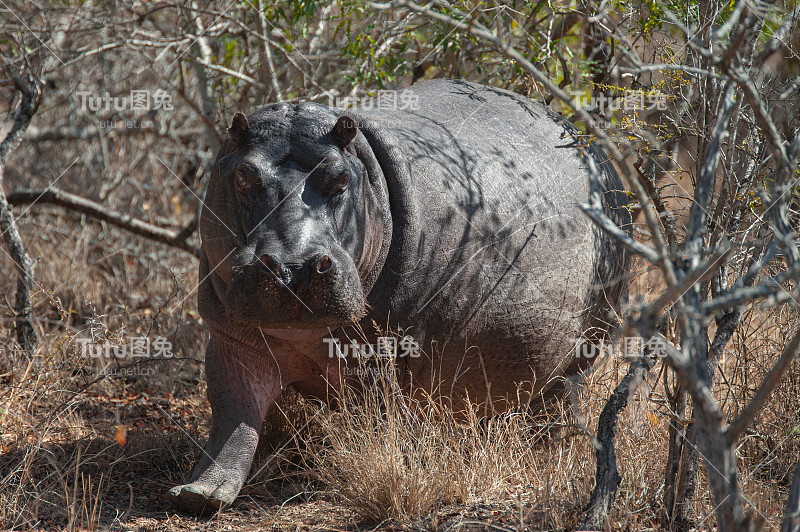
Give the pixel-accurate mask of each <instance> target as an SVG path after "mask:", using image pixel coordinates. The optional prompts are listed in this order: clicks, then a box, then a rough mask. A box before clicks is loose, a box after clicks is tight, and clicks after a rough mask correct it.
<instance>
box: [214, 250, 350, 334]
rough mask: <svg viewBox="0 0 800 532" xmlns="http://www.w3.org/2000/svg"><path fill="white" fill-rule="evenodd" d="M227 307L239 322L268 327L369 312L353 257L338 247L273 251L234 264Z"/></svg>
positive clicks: (326, 322)
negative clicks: (295, 253) (297, 253)
mask: <svg viewBox="0 0 800 532" xmlns="http://www.w3.org/2000/svg"><path fill="white" fill-rule="evenodd" d="M225 307H226V311H227V314H228V317H229V318H230V319H231V321H233V322H235V323H238V324H241V325H251V326H252V325H257V326H261V327H268V328H303V329H305V328H319V327H338V326H341V325H345V324H350V323H353V322H355V321H357V320H358V319H360V318H361V317H362V316H363V315H364V313H365V312H366V308H365V304H364V294H363V291H362V288H361V282H360V279H359V278H358V273H357V270H356V268H355V265H354V264H353V263H352V259H350V258H349V256H347V255H346V254H341V255H340V254H337V253H336V252H335V251H320V252H316V253H311V254H309V255H308V256H307V257H306V258H304V259H300V260H297V259H283V258H281V256H280V255H279V254H278V253H270V252H267V253H261V254H260V255H258V256H257V257H253V258H252V259H251V260H249V261H247V262H246V263H245V264H242V265H241V266H234V267H233V269H232V271H231V277H230V280H229V282H228V292H227V297H226V301H225Z"/></svg>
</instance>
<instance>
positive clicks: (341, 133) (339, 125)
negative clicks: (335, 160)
mask: <svg viewBox="0 0 800 532" xmlns="http://www.w3.org/2000/svg"><path fill="white" fill-rule="evenodd" d="M356 133H358V127H357V126H356V120H355V119H354V118H353V117H352V116H345V115H342V116H340V117H339V119H338V120H337V121H336V125H335V126H333V130H332V131H331V135H332V136H333V141H334V142H335V143H336V145H337V146H339V148H341V149H344V147H345V146H347V145H348V144H350V143H351V142H353V139H354V138H356Z"/></svg>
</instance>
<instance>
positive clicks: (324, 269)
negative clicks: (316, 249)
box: [254, 253, 336, 290]
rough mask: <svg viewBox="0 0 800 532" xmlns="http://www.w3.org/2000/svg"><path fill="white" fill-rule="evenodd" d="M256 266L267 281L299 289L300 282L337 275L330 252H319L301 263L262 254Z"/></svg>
mask: <svg viewBox="0 0 800 532" xmlns="http://www.w3.org/2000/svg"><path fill="white" fill-rule="evenodd" d="M254 267H255V268H256V269H257V270H258V272H259V273H260V275H261V276H262V277H264V278H265V279H266V281H267V282H270V281H271V280H273V279H274V280H277V281H279V282H282V283H283V284H284V285H286V286H287V287H290V288H291V289H293V290H297V287H298V284H297V283H298V282H305V283H313V282H315V280H316V278H323V277H325V276H333V275H335V273H336V272H335V268H334V263H333V259H332V258H331V256H330V255H328V254H322V253H320V254H317V255H314V256H313V257H311V258H309V259H308V260H306V261H305V263H301V264H299V265H289V264H284V263H282V262H281V261H280V260H278V259H277V258H276V257H275V256H273V255H270V254H266V255H262V256H261V257H260V258H259V259H258V260H256V262H255V263H254Z"/></svg>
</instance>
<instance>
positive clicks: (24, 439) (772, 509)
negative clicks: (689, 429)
mask: <svg viewBox="0 0 800 532" xmlns="http://www.w3.org/2000/svg"><path fill="white" fill-rule="evenodd" d="M40 245H41V246H43V249H41V250H40V253H47V252H48V250H47V249H46V246H47V245H48V244H46V243H42V244H40ZM76 245H78V246H79V245H81V244H80V243H76ZM131 245H133V244H131ZM133 249H135V248H133ZM88 256H89V257H91V256H92V254H91V253H90V254H89V255H88ZM130 256H132V257H133V261H132V262H130V261H127V260H126V261H123V262H122V263H120V264H126V267H127V268H128V272H127V274H126V275H125V276H121V275H120V276H117V275H111V274H104V275H101V274H97V275H98V277H97V279H98V282H99V283H100V285H101V286H103V288H102V289H103V290H105V289H108V290H109V291H108V293H107V294H106V295H105V296H104V297H105V298H106V299H105V300H103V299H102V298H99V299H98V300H93V299H92V297H93V296H91V294H90V296H91V297H88V296H87V297H84V295H83V293H82V289H83V287H84V286H85V285H86V283H87V281H86V279H85V278H86V276H91V275H94V274H93V273H91V272H94V271H95V269H96V268H98V266H97V264H95V263H92V262H91V261H87V262H85V263H83V264H82V265H81V266H80V267H68V265H67V264H66V263H61V264H52V265H51V268H50V269H48V270H44V272H48V271H59V272H61V277H60V278H59V279H58V281H59V282H60V285H59V286H60V289H59V295H58V296H57V297H51V296H50V295H48V293H47V292H45V291H41V292H39V295H38V296H37V297H38V299H37V305H38V306H37V312H38V313H39V314H40V315H48V314H47V313H48V312H50V316H52V318H53V320H54V321H57V320H56V318H57V317H61V316H64V317H65V319H71V320H72V321H71V327H72V328H73V329H70V328H65V327H63V326H59V325H54V324H53V323H49V322H42V323H39V324H38V325H37V327H38V328H39V332H40V335H41V337H42V342H41V344H40V346H39V347H38V349H37V351H36V352H35V353H34V354H32V355H29V354H26V353H23V352H21V351H19V350H18V349H17V348H16V347H15V345H14V343H13V341H12V340H10V338H11V337H12V331H11V330H10V329H9V328H8V327H7V322H3V323H4V324H5V325H2V326H0V329H1V330H0V338H3V340H2V342H3V343H2V347H0V349H2V355H1V356H0V529H12V528H16V529H24V528H36V527H51V528H54V529H58V530H61V529H74V530H78V529H88V530H93V529H105V528H109V527H112V526H114V527H118V528H124V527H126V526H127V527H134V526H137V525H136V523H139V522H141V520H142V519H144V518H145V517H147V519H149V520H150V521H148V522H150V523H156V524H158V526H161V527H163V528H164V529H167V530H171V529H172V530H182V529H186V528H189V527H190V526H191V525H190V524H189V523H188V522H187V523H184V524H179V523H178V521H176V520H175V519H174V518H172V517H170V518H167V517H166V516H167V515H169V513H168V512H169V509H168V507H166V506H165V505H164V504H163V503H162V502H161V501H160V499H159V494H161V493H163V492H164V491H165V490H166V489H167V488H168V487H170V486H171V485H173V484H175V483H178V482H180V481H181V480H182V479H185V478H186V477H187V476H188V474H189V473H190V472H191V469H192V467H193V466H194V463H195V462H196V459H197V458H198V456H199V454H200V452H201V451H200V448H199V445H202V443H203V442H204V439H205V437H206V436H207V428H208V422H209V420H210V410H209V408H208V405H207V403H206V401H205V387H204V386H205V381H204V380H203V379H202V370H201V367H202V366H201V365H200V364H198V363H197V362H194V361H189V360H172V361H166V362H159V363H157V364H155V365H154V367H155V368H156V370H157V371H156V373H155V375H153V376H142V377H135V378H125V379H119V378H103V379H100V380H97V381H96V382H94V381H95V380H96V379H97V378H98V376H100V375H101V372H102V371H104V370H106V369H108V365H114V364H118V361H114V360H111V361H107V360H106V361H98V360H92V359H87V358H85V357H81V356H80V352H79V348H78V346H77V345H76V342H75V331H74V329H79V330H83V331H84V332H86V331H87V330H89V329H91V330H93V331H94V333H95V334H96V335H98V337H99V338H102V339H103V340H108V341H109V342H112V343H114V342H117V343H119V342H125V341H126V340H127V339H128V338H129V337H130V336H135V335H138V334H141V332H142V331H149V332H150V334H151V335H155V334H167V335H171V336H170V338H174V339H175V340H174V341H175V350H176V355H177V356H178V357H180V358H184V357H191V358H196V359H198V360H199V359H201V358H202V344H203V341H204V334H205V333H204V332H203V328H202V325H201V324H200V323H199V321H198V320H197V319H196V318H193V317H192V314H191V313H192V312H194V310H193V304H194V303H193V302H192V298H191V297H190V298H189V300H187V301H188V302H187V303H186V306H185V307H183V308H181V310H180V311H176V312H175V313H172V314H170V313H168V312H164V311H163V310H162V311H161V312H159V309H160V308H161V307H163V305H164V303H165V302H166V301H168V300H169V299H170V294H171V293H172V291H173V287H174V281H173V280H172V276H171V275H170V274H169V269H168V268H165V269H163V270H159V271H157V272H154V271H153V270H152V268H151V267H150V263H149V261H150V260H151V259H149V258H147V257H146V256H144V255H143V256H135V255H130ZM0 260H1V259H0ZM164 260H165V261H169V260H174V257H172V258H170V257H165V258H164ZM148 270H149V273H148ZM47 275H48V274H47V273H45V274H44V276H43V277H44V281H43V283H44V284H45V286H49V285H51V283H55V282H56V279H55V278H48V277H47ZM148 276H150V279H151V281H152V282H151V284H149V285H148V284H146V283H144V282H143V281H142V280H143V279H147V278H148ZM0 282H2V283H8V284H10V280H8V279H4V280H2V281H0ZM131 284H136V285H137V287H136V290H138V292H135V291H132V292H131V293H139V292H141V293H144V294H146V297H145V299H144V300H143V301H144V303H141V302H140V303H137V305H138V306H134V305H133V300H131V301H129V302H128V304H125V297H126V296H125V291H126V290H128V289H129V288H131ZM190 286H191V285H189V287H190ZM640 287H641V290H640V292H641V293H644V295H645V297H647V295H648V294H647V291H648V290H653V291H655V290H657V288H658V286H657V280H655V281H653V283H651V284H648V283H647V282H644V281H643V282H642V283H641V285H640ZM188 292H189V290H188V289H184V291H183V292H182V294H181V297H185V295H186V294H187V293H188ZM98 297H99V296H98ZM137 301H140V300H139V299H137ZM148 309H149V312H147V310H148ZM70 316H71V317H70ZM59 319H60V318H59ZM62 323H65V322H63V320H62ZM797 326H798V319H797V314H796V312H795V311H793V310H791V308H790V307H789V306H784V307H780V308H776V309H773V310H768V311H765V310H758V309H755V310H753V311H751V312H749V313H747V314H746V315H745V318H744V320H743V323H742V326H741V327H740V329H739V331H738V332H737V334H736V336H735V337H734V339H733V341H732V342H731V345H730V346H729V349H728V352H727V354H726V357H725V358H724V360H723V361H722V362H721V364H720V375H719V378H718V379H717V385H716V388H715V393H716V394H717V397H718V398H719V400H720V402H721V404H722V405H723V407H724V409H725V412H726V413H727V415H728V416H729V418H732V417H733V416H734V415H735V414H736V413H737V411H738V409H740V408H741V407H742V406H743V404H744V402H745V401H746V400H747V399H748V398H749V397H750V396H751V395H752V393H753V391H754V389H755V388H756V386H757V385H758V383H759V382H760V381H761V379H762V378H763V375H764V374H765V373H766V371H767V370H768V368H769V367H770V365H771V363H772V361H773V360H774V359H775V358H776V357H777V354H778V352H779V350H780V348H781V347H782V346H783V344H784V343H785V341H786V337H787V335H789V334H790V333H791V331H793V330H794V329H795V328H796V327H797ZM712 332H713V331H712ZM361 369H362V370H363V371H362V373H361V375H362V376H363V377H364V379H363V382H362V386H361V387H362V388H363V391H357V390H355V389H345V390H343V391H342V392H341V393H340V394H339V395H338V396H336V401H335V402H336V403H337V404H336V407H335V408H330V407H328V406H324V407H323V406H321V405H320V404H318V403H316V402H312V401H306V402H305V406H302V405H301V406H300V407H297V408H296V409H294V410H293V409H292V408H290V407H289V406H288V405H286V404H284V405H283V406H282V408H283V410H282V411H279V412H278V413H277V417H278V418H280V419H282V420H283V422H284V424H285V427H284V431H283V433H284V435H285V438H286V439H288V440H289V441H288V443H286V442H276V444H275V445H274V447H273V448H274V449H277V450H278V451H279V452H278V453H277V455H276V454H275V453H273V454H270V455H267V456H266V457H264V458H263V459H262V460H259V461H257V463H256V465H255V466H254V469H253V472H252V473H253V475H254V476H253V477H252V478H251V481H250V484H249V485H248V486H246V487H245V489H244V490H243V493H244V495H243V497H242V498H240V502H239V505H238V506H235V507H233V508H231V509H228V510H226V511H225V512H224V513H223V514H221V515H220V516H218V517H217V518H216V519H218V520H219V521H218V523H220V525H219V526H223V525H224V524H225V523H226V521H225V519H231V520H234V519H240V520H241V519H244V518H245V517H246V518H247V519H251V521H248V522H251V523H252V524H253V526H255V525H257V524H258V523H264V522H269V521H270V520H272V519H274V518H275V516H276V515H277V514H279V513H280V512H281V511H282V510H281V509H282V508H284V507H285V506H284V505H285V504H287V501H289V499H291V503H298V504H300V507H299V509H298V512H301V513H302V511H303V510H302V508H304V507H306V506H304V505H308V508H309V509H308V510H307V511H308V512H313V511H314V510H313V508H315V507H314V506H313V505H314V504H315V501H320V500H325V501H331V503H332V504H334V505H338V506H340V507H342V508H345V509H347V511H349V512H351V514H352V516H353V517H352V519H353V522H355V523H358V526H359V527H361V528H365V527H368V526H376V525H375V524H376V523H385V522H386V521H389V522H392V523H405V524H408V526H412V525H413V526H415V527H421V528H428V529H437V528H438V529H442V530H444V529H457V528H458V526H466V525H465V524H464V523H467V522H472V521H480V522H485V523H487V522H491V523H495V525H496V526H500V527H504V528H507V529H512V530H514V529H522V527H526V528H527V529H530V530H564V529H573V528H575V527H576V526H577V525H578V523H579V521H580V511H581V508H582V506H583V504H585V503H586V501H587V500H588V495H589V493H590V491H591V489H592V486H593V477H594V467H595V466H594V450H593V447H592V440H591V434H592V433H593V432H594V430H595V426H596V423H597V418H598V416H599V413H600V411H601V409H602V407H603V405H604V402H605V399H606V398H607V397H608V395H609V394H610V393H611V391H612V390H613V388H614V386H616V384H617V382H618V381H619V378H620V377H621V374H622V372H623V371H624V370H625V364H624V361H623V360H621V359H619V358H614V357H607V358H605V359H603V360H600V361H598V363H597V364H596V365H595V366H594V368H593V369H592V370H591V371H590V372H588V373H587V374H586V375H585V376H584V379H583V381H582V382H579V383H578V384H576V385H575V386H574V387H573V388H574V390H573V391H574V393H573V394H572V395H571V396H570V397H569V398H562V399H560V400H556V401H554V402H551V403H548V404H547V406H546V409H545V411H544V412H540V413H538V414H536V415H534V414H533V413H531V412H525V411H524V410H522V409H520V410H517V411H512V412H510V413H506V414H502V415H498V416H495V417H493V418H488V419H487V418H485V417H482V410H481V409H479V408H477V407H473V408H471V409H470V408H467V409H465V410H464V411H463V412H452V411H450V410H449V409H448V408H447V407H446V405H445V404H443V403H442V402H440V401H437V400H436V399H435V398H427V399H426V398H424V396H421V395H420V394H412V397H415V399H410V398H409V396H408V395H407V394H401V391H400V390H399V389H398V387H397V385H396V383H395V380H394V379H393V378H392V373H391V372H392V367H391V366H387V365H383V366H381V365H379V366H377V367H363V368H361ZM368 370H369V371H368ZM92 382H94V383H93V384H91V385H89V384H90V383H92ZM87 385H88V386H87ZM799 385H800V367H798V364H797V363H796V364H795V365H794V367H793V368H792V370H791V372H790V374H789V376H788V377H787V379H786V381H784V383H782V385H781V386H780V387H779V388H778V390H777V391H776V392H775V394H774V395H773V397H772V398H771V400H770V402H769V404H768V405H767V408H765V410H764V411H763V412H762V413H761V415H759V417H758V418H757V420H756V422H755V424H754V425H753V427H751V429H750V431H749V432H748V433H747V435H746V436H745V438H744V439H743V441H742V443H741V445H740V447H739V457H740V460H739V466H740V477H741V479H742V487H743V493H744V495H745V496H746V497H747V500H748V501H749V502H748V503H747V504H746V507H747V508H748V510H749V511H751V512H753V513H754V514H755V515H762V516H763V517H764V519H765V523H766V526H767V529H776V528H777V526H778V523H779V519H780V515H781V514H782V511H783V499H784V498H785V494H786V491H787V488H788V482H789V479H790V476H791V471H792V469H793V467H794V464H795V463H796V461H797V460H798V453H800V443H798V442H800V438H798V431H800V428H798V427H799V426H800V416H799V415H798V412H800V399H799V398H798V393H797V390H798V389H800V386H799ZM273 415H275V413H273ZM680 422H681V420H679V419H676V418H675V416H674V415H673V413H671V412H669V410H668V408H667V402H666V400H665V395H664V389H663V375H662V374H661V371H660V369H657V370H656V371H654V373H653V374H652V375H651V376H650V377H649V378H648V380H647V382H646V384H645V386H643V388H642V389H640V390H639V391H638V392H637V393H636V394H635V396H634V397H633V398H632V401H631V404H630V405H629V406H628V408H627V410H626V411H625V413H624V414H623V416H622V418H621V420H620V430H619V435H618V441H617V455H618V462H619V467H620V473H621V475H622V485H621V487H620V491H619V493H618V496H617V501H616V504H615V507H614V510H613V512H612V515H611V522H610V525H609V526H610V528H614V529H616V528H628V529H633V530H638V529H645V528H653V527H658V526H659V522H658V516H659V513H660V509H661V508H660V505H661V504H662V497H663V489H664V487H663V478H664V467H665V458H666V447H665V437H666V433H667V428H668V425H669V423H680ZM120 426H122V427H124V428H125V431H126V432H125V434H124V440H125V441H124V445H121V444H120V442H119V440H118V430H119V427H120ZM301 429H302V430H301ZM295 447H296V448H295ZM256 472H258V475H255V473H256ZM707 474H708V473H706V472H702V479H701V480H704V479H705V478H706V476H707ZM281 483H283V484H281ZM284 484H285V485H287V486H289V488H287V489H288V491H287V492H286V493H287V494H286V495H284V494H283V493H284V492H283V491H281V490H280V489H278V487H279V486H280V485H284ZM276 496H280V497H285V500H282V501H278V502H275V501H274V499H275V497H276ZM241 501H244V502H241ZM249 501H257V502H258V506H257V507H255V509H253V508H252V507H248V508H250V509H249V510H248V511H247V512H244V513H241V511H240V508H241V507H242V504H245V503H247V502H249ZM265 501H270V502H269V503H268V502H265ZM298 501H302V503H300V502H298ZM476 508H477V509H482V510H481V511H483V512H484V513H482V514H481V513H480V512H478V510H475V509H476ZM713 508H714V506H713V503H712V502H711V499H710V497H709V494H708V493H707V491H706V490H705V485H704V483H702V482H701V489H700V492H699V494H698V498H697V500H696V503H695V513H696V515H697V516H698V519H703V518H705V520H702V521H701V522H700V524H699V528H700V529H711V528H713V523H714V520H713V515H712V513H713ZM473 514H474V515H473ZM707 516H711V517H707ZM369 523H372V524H369ZM459 523H460V524H459ZM210 526H214V525H210ZM320 526H322V527H323V528H324V526H332V525H325V524H324V523H323V524H322V525H320ZM381 526H383V525H381ZM404 526H405V525H404ZM379 528H380V527H379Z"/></svg>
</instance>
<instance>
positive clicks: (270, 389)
mask: <svg viewBox="0 0 800 532" xmlns="http://www.w3.org/2000/svg"><path fill="white" fill-rule="evenodd" d="M264 366H271V365H270V364H263V362H261V363H259V361H258V360H257V358H256V355H255V354H254V353H251V352H245V351H244V350H243V349H241V348H238V347H233V346H230V345H228V344H227V343H226V342H224V341H220V340H217V339H215V338H214V337H213V336H212V338H211V340H210V342H209V344H208V348H207V350H206V376H207V379H208V400H209V402H210V403H211V410H212V416H213V417H212V426H211V433H210V435H209V439H208V443H207V444H206V448H205V449H204V451H203V455H202V457H201V458H200V462H199V463H198V464H197V467H195V469H194V473H193V474H192V477H191V479H190V480H189V483H188V484H183V485H180V486H175V487H174V488H172V489H171V490H169V493H168V494H167V499H168V500H169V502H170V503H171V504H172V505H173V506H175V507H177V508H179V509H181V510H185V511H188V512H192V513H201V512H204V511H215V510H218V509H220V508H222V507H223V506H226V505H229V504H231V503H232V502H233V501H234V500H235V499H236V496H237V495H238V494H239V490H241V488H242V486H243V485H244V483H245V481H246V480H247V475H248V473H249V472H250V466H251V465H252V462H253V455H254V453H255V451H256V447H257V445H258V436H259V432H260V429H261V423H262V421H263V419H264V416H265V415H266V412H267V409H268V408H269V406H270V405H271V404H272V403H273V402H274V400H275V398H276V397H277V395H278V394H279V393H280V383H279V377H278V375H277V374H276V373H275V372H274V371H270V370H274V367H272V368H269V367H264Z"/></svg>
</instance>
